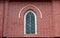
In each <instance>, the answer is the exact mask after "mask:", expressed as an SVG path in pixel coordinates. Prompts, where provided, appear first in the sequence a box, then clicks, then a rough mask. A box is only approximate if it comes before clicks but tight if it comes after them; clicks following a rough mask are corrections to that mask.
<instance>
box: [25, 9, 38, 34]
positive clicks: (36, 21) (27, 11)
mask: <svg viewBox="0 0 60 38" xmlns="http://www.w3.org/2000/svg"><path fill="white" fill-rule="evenodd" d="M29 12H32V13H33V14H34V16H35V34H37V17H36V14H35V13H34V12H33V11H32V10H29V11H27V12H26V13H25V15H24V34H26V15H27V14H28V13H29Z"/></svg>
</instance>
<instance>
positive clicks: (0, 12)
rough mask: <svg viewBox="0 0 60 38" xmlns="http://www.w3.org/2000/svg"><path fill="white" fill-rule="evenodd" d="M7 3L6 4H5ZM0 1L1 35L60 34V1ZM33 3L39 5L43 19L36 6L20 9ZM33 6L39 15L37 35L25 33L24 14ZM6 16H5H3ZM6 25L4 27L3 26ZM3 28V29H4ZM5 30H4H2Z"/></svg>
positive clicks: (41, 35) (50, 35)
mask: <svg viewBox="0 0 60 38" xmlns="http://www.w3.org/2000/svg"><path fill="white" fill-rule="evenodd" d="M4 4H5V6H4ZM4 4H3V2H0V7H1V8H0V17H1V18H0V36H2V33H3V36H4V37H5V36H6V37H27V36H28V37H53V36H60V30H59V25H60V21H59V19H60V18H59V17H60V15H59V14H60V1H52V2H51V1H49V2H8V1H5V3H4ZM28 4H32V5H35V6H36V7H38V8H39V9H40V11H41V13H42V19H41V18H40V14H39V12H38V10H37V9H36V8H34V7H31V6H29V7H27V8H25V9H24V10H23V11H22V12H21V18H19V11H20V10H21V9H22V8H23V7H24V6H26V5H28ZM29 8H31V9H32V10H34V12H35V13H36V15H37V26H38V27H37V29H38V30H37V32H38V34H37V35H24V14H25V12H26V10H28V9H29ZM3 17H4V18H3ZM3 26H4V27H3ZM2 28H3V29H2ZM2 31H3V32H2Z"/></svg>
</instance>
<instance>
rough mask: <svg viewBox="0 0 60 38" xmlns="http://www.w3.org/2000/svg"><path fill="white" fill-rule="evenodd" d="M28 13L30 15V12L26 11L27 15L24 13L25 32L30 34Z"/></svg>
mask: <svg viewBox="0 0 60 38" xmlns="http://www.w3.org/2000/svg"><path fill="white" fill-rule="evenodd" d="M30 15H31V13H28V14H27V15H26V33H27V34H30V31H31V30H30V25H31V24H30Z"/></svg>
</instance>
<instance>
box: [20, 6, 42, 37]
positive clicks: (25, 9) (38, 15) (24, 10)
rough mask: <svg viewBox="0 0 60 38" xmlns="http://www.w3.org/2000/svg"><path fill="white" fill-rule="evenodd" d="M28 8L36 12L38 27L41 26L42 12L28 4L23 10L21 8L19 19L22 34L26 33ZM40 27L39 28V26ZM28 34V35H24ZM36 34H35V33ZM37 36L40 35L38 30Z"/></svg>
mask: <svg viewBox="0 0 60 38" xmlns="http://www.w3.org/2000/svg"><path fill="white" fill-rule="evenodd" d="M28 10H32V11H33V12H34V13H35V14H36V17H37V27H38V26H39V23H40V20H41V19H40V18H41V14H40V12H39V11H38V10H37V9H36V8H35V7H33V6H28V7H26V8H24V9H23V10H22V11H21V10H20V12H19V17H20V18H19V19H20V20H19V21H20V24H21V29H22V32H21V33H22V35H24V15H25V13H26V12H27V11H28ZM37 29H39V28H37ZM24 36H26V35H24ZM27 36H30V35H27ZM34 36H35V35H34ZM37 36H38V30H37Z"/></svg>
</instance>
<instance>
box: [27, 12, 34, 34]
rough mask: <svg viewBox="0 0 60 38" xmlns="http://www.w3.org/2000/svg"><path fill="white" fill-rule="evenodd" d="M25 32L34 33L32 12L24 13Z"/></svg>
mask: <svg viewBox="0 0 60 38" xmlns="http://www.w3.org/2000/svg"><path fill="white" fill-rule="evenodd" d="M26 34H35V16H34V14H33V13H32V12H29V13H28V14H27V15H26Z"/></svg>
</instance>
